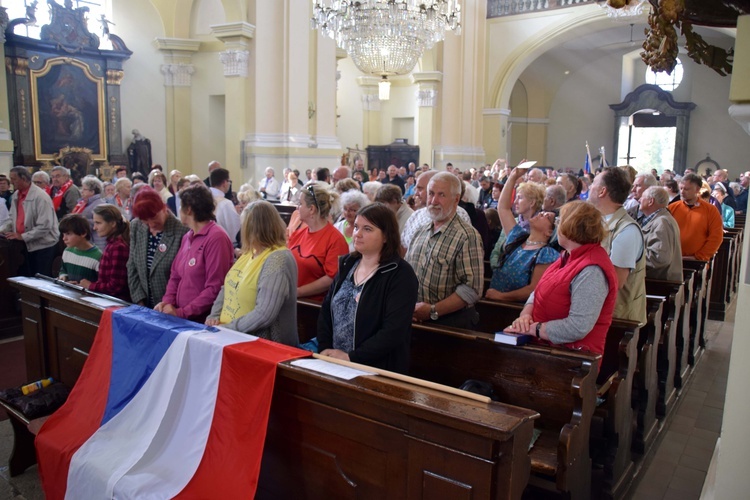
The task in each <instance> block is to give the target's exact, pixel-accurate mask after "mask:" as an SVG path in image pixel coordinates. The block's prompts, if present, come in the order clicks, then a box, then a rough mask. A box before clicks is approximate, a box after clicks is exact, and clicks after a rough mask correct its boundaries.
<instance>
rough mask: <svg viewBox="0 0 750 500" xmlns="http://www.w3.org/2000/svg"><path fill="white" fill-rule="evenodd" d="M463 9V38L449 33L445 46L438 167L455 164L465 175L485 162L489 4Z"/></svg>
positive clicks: (473, 4) (436, 145)
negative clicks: (486, 44) (485, 75)
mask: <svg viewBox="0 0 750 500" xmlns="http://www.w3.org/2000/svg"><path fill="white" fill-rule="evenodd" d="M461 7H462V9H461V10H462V16H461V17H462V19H461V22H462V30H461V35H459V36H456V35H455V34H453V33H451V32H448V33H446V34H445V41H444V42H443V56H442V67H441V69H442V72H443V83H442V92H441V96H440V100H439V110H438V112H439V117H438V119H439V121H440V123H441V127H440V132H439V135H438V140H437V141H436V144H435V147H434V149H435V159H434V163H435V165H434V167H437V168H440V169H442V168H444V167H445V164H446V163H447V162H451V163H453V165H454V166H456V167H458V168H460V169H461V170H462V171H463V170H468V169H469V168H471V167H477V166H478V165H481V164H483V163H484V162H485V154H484V148H483V147H482V109H483V102H482V101H483V97H484V80H485V77H484V73H485V60H484V53H485V35H486V23H487V2H464V3H463V4H462V6H461Z"/></svg>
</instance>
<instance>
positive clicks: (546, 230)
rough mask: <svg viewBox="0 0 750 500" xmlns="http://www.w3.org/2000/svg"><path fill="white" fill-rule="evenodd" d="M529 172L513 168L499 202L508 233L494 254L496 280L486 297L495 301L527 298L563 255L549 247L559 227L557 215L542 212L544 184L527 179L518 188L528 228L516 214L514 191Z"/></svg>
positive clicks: (519, 209) (518, 202) (518, 209)
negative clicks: (513, 209) (518, 220)
mask: <svg viewBox="0 0 750 500" xmlns="http://www.w3.org/2000/svg"><path fill="white" fill-rule="evenodd" d="M525 172H526V169H519V168H514V169H513V171H512V172H511V173H510V176H509V177H508V181H507V182H506V183H505V186H504V187H503V191H502V193H500V200H499V201H498V204H497V212H498V215H499V216H500V223H501V225H502V227H503V232H504V233H505V234H506V235H507V236H506V238H505V240H503V241H502V242H500V241H499V242H498V244H497V245H496V247H495V250H493V252H492V256H491V257H490V264H491V266H492V281H491V282H490V287H489V288H488V289H487V293H486V294H485V297H486V298H488V299H491V300H505V301H514V302H521V301H525V300H526V299H528V298H529V294H531V292H532V291H533V290H534V287H536V284H537V283H538V282H539V279H540V278H541V277H542V274H544V271H545V270H546V269H547V268H548V267H549V265H550V264H552V263H553V262H555V261H556V260H557V259H558V257H559V256H560V254H559V253H558V252H557V250H555V249H554V248H552V247H551V246H549V241H550V238H552V234H553V233H554V230H555V214H554V212H542V211H540V209H541V207H542V203H543V202H544V188H543V187H542V186H539V185H537V184H534V183H531V182H526V183H523V184H521V185H520V186H518V188H517V189H516V202H515V205H516V212H518V213H519V214H523V215H524V216H525V218H526V220H527V221H528V227H524V226H523V225H522V224H520V223H518V222H516V219H515V218H514V217H513V212H512V211H511V192H512V191H513V188H514V186H515V185H516V181H517V180H518V179H520V178H521V177H522V176H523V174H524V173H525Z"/></svg>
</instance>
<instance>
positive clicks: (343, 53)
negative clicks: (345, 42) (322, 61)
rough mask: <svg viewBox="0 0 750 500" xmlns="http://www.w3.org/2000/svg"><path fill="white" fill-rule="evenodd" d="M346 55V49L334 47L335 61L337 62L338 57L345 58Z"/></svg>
mask: <svg viewBox="0 0 750 500" xmlns="http://www.w3.org/2000/svg"><path fill="white" fill-rule="evenodd" d="M347 55H348V54H347V53H346V51H345V50H344V49H340V48H338V47H336V61H337V62H338V60H339V59H346V56H347Z"/></svg>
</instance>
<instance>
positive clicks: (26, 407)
mask: <svg viewBox="0 0 750 500" xmlns="http://www.w3.org/2000/svg"><path fill="white" fill-rule="evenodd" d="M68 394H70V390H69V389H68V388H67V387H65V386H64V385H63V384H61V383H60V382H52V383H51V384H50V385H48V386H47V387H43V388H41V389H39V390H36V391H34V392H32V393H31V394H29V395H28V396H24V395H23V392H21V389H18V388H11V389H5V390H4V391H0V399H2V400H3V401H5V402H6V403H8V404H9V405H11V406H13V407H14V408H16V409H17V410H18V411H20V412H21V413H23V415H24V417H26V418H27V419H29V420H34V419H35V418H39V417H46V416H47V415H51V414H53V413H54V412H55V411H56V410H57V409H58V408H60V407H61V406H62V405H63V403H65V401H66V400H67V399H68Z"/></svg>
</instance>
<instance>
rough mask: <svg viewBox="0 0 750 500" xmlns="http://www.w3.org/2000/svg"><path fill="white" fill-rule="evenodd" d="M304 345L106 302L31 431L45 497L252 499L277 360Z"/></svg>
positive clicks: (298, 354)
mask: <svg viewBox="0 0 750 500" xmlns="http://www.w3.org/2000/svg"><path fill="white" fill-rule="evenodd" d="M307 354H309V353H306V352H305V351H301V350H299V349H295V348H291V347H287V346H283V345H280V344H276V343H274V342H269V341H265V340H262V339H257V338H256V337H252V336H249V335H245V334H242V333H238V332H233V331H229V330H224V329H216V328H212V329H210V330H207V329H205V327H203V326H202V325H199V324H197V323H193V322H190V321H187V320H182V319H179V318H175V317H172V316H167V315H164V314H161V313H157V312H154V311H152V310H150V309H146V308H143V307H139V306H131V307H128V308H125V309H120V310H116V311H114V312H113V311H112V310H107V311H105V312H104V314H103V315H102V319H101V322H100V324H99V330H98V331H97V334H96V338H95V340H94V345H93V346H92V349H91V352H90V355H89V358H88V360H87V362H86V364H85V365H84V367H83V371H82V373H81V376H80V378H79V379H78V382H77V383H76V385H75V387H74V388H73V390H72V392H71V393H70V397H69V398H68V401H67V402H66V403H65V405H64V406H63V407H62V408H60V409H59V410H58V411H57V412H55V413H54V414H53V415H52V416H51V417H50V418H49V419H48V420H47V421H46V422H45V423H44V425H43V426H42V428H41V430H40V432H39V434H38V435H37V438H36V448H37V458H38V462H39V472H40V476H41V479H42V486H43V488H44V492H45V494H46V496H47V498H48V499H62V498H69V499H84V498H85V499H94V498H96V499H99V498H118V499H119V498H123V499H127V498H145V497H148V498H173V497H182V498H209V497H211V498H252V497H253V496H254V494H255V490H256V487H257V482H258V473H259V471H260V463H261V457H262V453H263V443H264V441H265V436H266V426H267V423H268V415H269V411H270V406H271V396H272V394H273V383H274V378H275V374H276V364H277V363H279V362H281V361H285V360H287V359H293V358H297V357H301V356H306V355H307Z"/></svg>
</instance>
